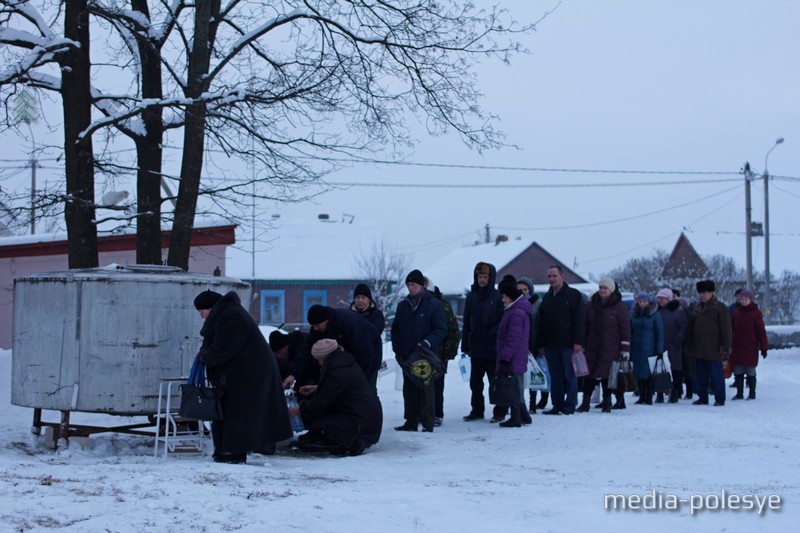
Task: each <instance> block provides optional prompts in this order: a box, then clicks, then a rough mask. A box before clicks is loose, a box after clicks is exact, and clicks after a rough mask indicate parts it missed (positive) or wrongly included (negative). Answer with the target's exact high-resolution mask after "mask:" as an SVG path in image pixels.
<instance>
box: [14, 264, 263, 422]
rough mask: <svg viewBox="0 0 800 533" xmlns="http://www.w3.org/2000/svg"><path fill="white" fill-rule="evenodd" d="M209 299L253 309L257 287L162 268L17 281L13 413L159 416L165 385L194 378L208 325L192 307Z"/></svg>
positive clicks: (93, 271) (101, 270)
mask: <svg viewBox="0 0 800 533" xmlns="http://www.w3.org/2000/svg"><path fill="white" fill-rule="evenodd" d="M206 289H211V290H214V291H217V292H219V293H222V294H225V293H227V292H228V291H231V290H235V291H236V292H237V293H238V294H239V297H240V298H241V299H242V303H243V304H244V305H245V306H246V305H247V303H248V302H249V298H250V286H249V285H248V284H246V283H244V282H242V281H240V280H237V279H234V278H226V277H219V276H210V275H206V274H193V273H186V272H183V271H181V270H180V269H178V268H174V267H160V266H158V265H132V266H127V267H120V266H114V267H109V268H96V269H86V270H69V271H63V272H50V273H43V274H33V275H30V276H25V277H22V278H17V279H16V280H14V327H13V342H14V344H13V352H12V370H11V372H12V378H11V403H12V404H14V405H19V406H23V407H33V408H41V409H53V410H60V411H83V412H90V413H111V414H120V415H146V414H153V413H155V412H156V409H157V402H158V387H159V382H160V381H159V380H160V379H162V378H171V377H178V376H182V375H187V374H188V371H189V367H190V366H191V363H192V360H193V358H194V354H195V353H196V352H197V349H198V348H199V347H200V343H201V340H202V339H201V337H200V335H199V332H200V328H201V327H202V325H203V319H202V318H201V317H200V316H199V314H198V312H197V311H196V310H195V308H194V305H193V300H194V297H195V296H196V295H197V294H198V293H200V292H201V291H204V290H206ZM187 336H188V342H185V337H187ZM184 346H185V347H184Z"/></svg>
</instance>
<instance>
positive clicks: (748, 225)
mask: <svg viewBox="0 0 800 533" xmlns="http://www.w3.org/2000/svg"><path fill="white" fill-rule="evenodd" d="M752 180H753V173H752V172H751V171H750V163H749V162H746V163H745V164H744V231H745V247H746V248H745V249H746V251H747V255H746V257H747V290H748V291H752V290H753V219H752V209H751V207H750V182H751V181H752Z"/></svg>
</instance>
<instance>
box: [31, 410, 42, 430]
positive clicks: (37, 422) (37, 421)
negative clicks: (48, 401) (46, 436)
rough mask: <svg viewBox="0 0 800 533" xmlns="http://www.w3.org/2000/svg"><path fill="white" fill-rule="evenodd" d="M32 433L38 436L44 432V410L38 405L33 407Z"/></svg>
mask: <svg viewBox="0 0 800 533" xmlns="http://www.w3.org/2000/svg"><path fill="white" fill-rule="evenodd" d="M31 433H33V434H34V435H36V436H37V437H38V436H40V435H41V434H42V410H41V409H40V408H38V407H35V408H34V409H33V426H31Z"/></svg>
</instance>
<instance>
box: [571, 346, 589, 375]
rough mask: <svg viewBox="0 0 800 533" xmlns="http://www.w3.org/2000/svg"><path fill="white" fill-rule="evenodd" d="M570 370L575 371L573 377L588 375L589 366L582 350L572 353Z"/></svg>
mask: <svg viewBox="0 0 800 533" xmlns="http://www.w3.org/2000/svg"><path fill="white" fill-rule="evenodd" d="M572 369H573V370H574V371H575V377H583V376H588V375H589V364H588V363H587V362H586V356H585V355H584V353H583V350H581V351H578V352H572Z"/></svg>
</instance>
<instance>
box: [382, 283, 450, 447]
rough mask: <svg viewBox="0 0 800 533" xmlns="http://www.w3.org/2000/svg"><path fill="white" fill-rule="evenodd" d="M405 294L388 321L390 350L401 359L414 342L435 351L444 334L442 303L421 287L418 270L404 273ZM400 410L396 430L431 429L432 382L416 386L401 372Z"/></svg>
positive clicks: (432, 413)
mask: <svg viewBox="0 0 800 533" xmlns="http://www.w3.org/2000/svg"><path fill="white" fill-rule="evenodd" d="M406 288H408V296H406V297H405V298H403V299H402V300H400V302H399V303H398V304H397V311H396V312H395V315H394V321H393V322H392V350H393V351H394V355H395V357H396V358H397V360H398V362H399V363H401V365H400V366H401V367H402V366H403V364H402V362H403V361H405V360H407V359H408V357H410V356H411V354H413V353H414V350H415V349H416V347H417V345H422V346H424V347H426V348H428V349H430V350H433V351H436V350H437V349H438V348H439V345H440V344H441V343H442V341H443V340H444V338H445V336H446V335H447V323H446V322H445V318H444V309H443V308H442V304H441V303H440V302H439V300H437V299H436V297H435V296H434V295H433V293H430V292H428V290H427V289H425V277H424V276H423V275H422V272H420V271H419V270H412V271H411V272H410V273H409V274H408V276H406ZM403 408H404V409H403V410H404V418H405V419H406V421H405V423H404V424H403V425H402V426H398V427H396V428H394V429H395V430H397V431H417V428H418V426H419V423H420V422H422V431H427V432H432V431H433V427H434V423H435V416H434V414H435V409H434V382H433V381H430V383H429V384H428V385H425V386H422V387H418V386H417V385H415V384H414V382H413V381H412V380H411V379H410V378H409V377H408V376H407V375H406V373H405V372H403Z"/></svg>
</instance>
